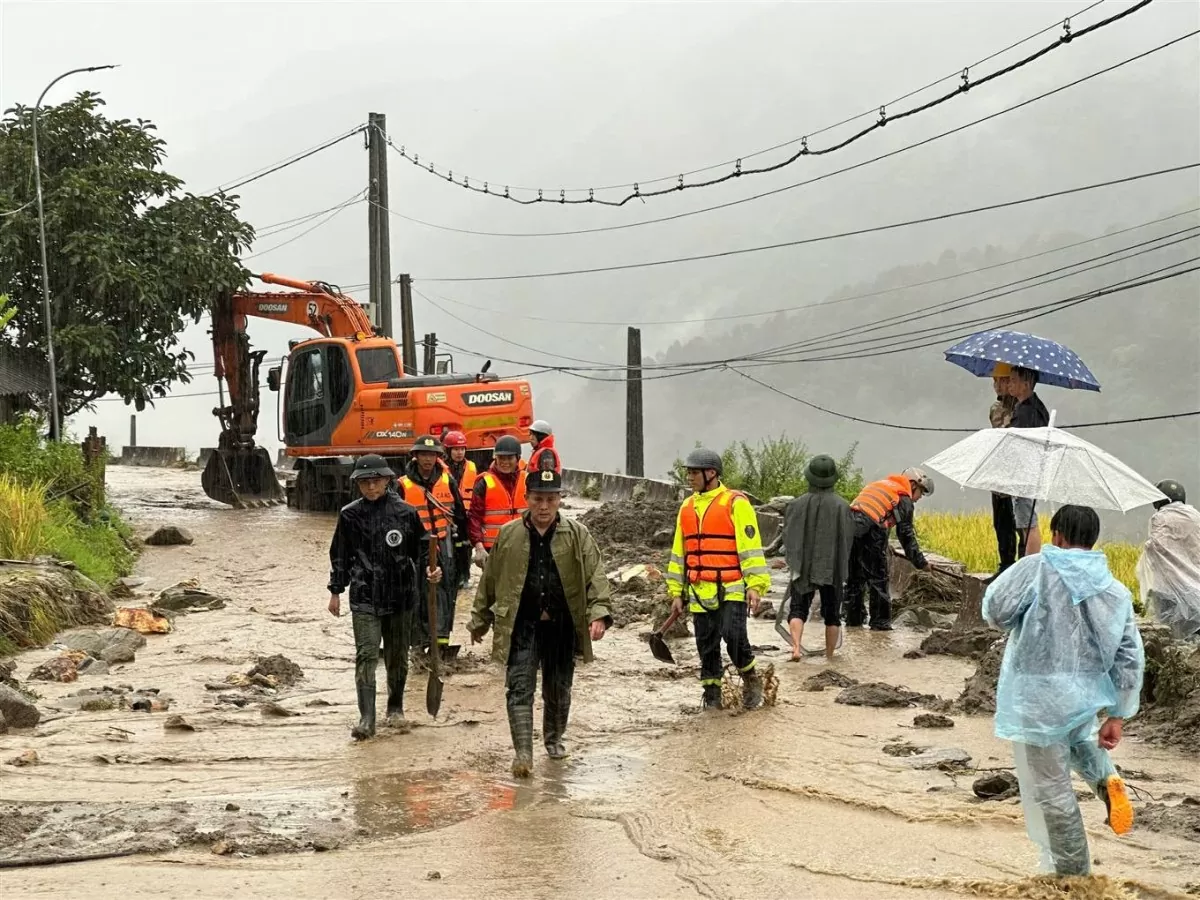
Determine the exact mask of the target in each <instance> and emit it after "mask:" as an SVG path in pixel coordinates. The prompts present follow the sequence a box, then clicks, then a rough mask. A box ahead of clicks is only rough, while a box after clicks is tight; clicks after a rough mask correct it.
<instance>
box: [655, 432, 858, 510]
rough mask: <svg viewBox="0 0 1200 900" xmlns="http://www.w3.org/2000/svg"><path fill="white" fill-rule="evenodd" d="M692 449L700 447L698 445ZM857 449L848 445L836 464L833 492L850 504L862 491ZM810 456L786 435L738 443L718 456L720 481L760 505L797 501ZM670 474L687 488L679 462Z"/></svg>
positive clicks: (852, 445) (684, 470)
mask: <svg viewBox="0 0 1200 900" xmlns="http://www.w3.org/2000/svg"><path fill="white" fill-rule="evenodd" d="M696 446H697V447H699V446H700V442H699V441H697V442H696ZM857 449H858V444H857V443H854V444H851V445H850V448H849V449H848V450H847V451H846V452H845V453H844V454H842V457H841V459H839V460H838V461H837V466H838V483H837V485H835V486H834V490H835V491H837V492H838V493H839V494H841V495H842V496H843V497H845V498H846V499H847V500H853V499H854V498H855V497H857V496H858V493H859V491H861V490H862V488H863V473H862V469H861V468H859V467H858V466H856V465H855V464H854V455H855V451H857ZM810 456H811V454H810V453H809V452H808V448H807V447H806V446H805V445H804V443H803V442H802V441H797V440H793V439H792V438H789V437H788V436H787V435H786V434H782V435H780V436H779V437H772V438H764V439H763V440H761V441H760V442H759V444H758V446H757V447H752V446H751V445H750V444H748V443H746V442H745V441H738V442H736V443H733V444H730V445H729V446H728V447H726V448H725V450H724V452H722V453H721V465H722V468H723V469H724V472H723V474H722V476H721V480H722V481H723V482H724V483H725V484H727V485H729V486H730V487H731V488H734V489H736V490H739V491H746V492H748V493H750V494H753V495H754V496H755V497H757V498H758V499H760V500H762V501H764V502H766V501H767V500H770V499H771V498H772V497H779V496H790V497H799V496H800V495H801V494H804V493H806V492H807V491H808V482H807V481H805V478H804V470H805V468H806V467H807V466H808V460H809V458H810ZM670 474H671V477H672V478H674V479H675V481H677V482H678V483H680V484H687V470H686V469H685V468H684V465H683V460H682V459H677V460H675V463H674V465H673V466H672V467H671V473H670Z"/></svg>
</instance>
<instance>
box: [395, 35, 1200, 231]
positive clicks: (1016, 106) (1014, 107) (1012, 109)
mask: <svg viewBox="0 0 1200 900" xmlns="http://www.w3.org/2000/svg"><path fill="white" fill-rule="evenodd" d="M1198 34H1200V29H1196V30H1194V31H1190V32H1188V33H1187V34H1182V35H1180V36H1178V37H1176V38H1173V39H1171V40H1169V41H1167V42H1166V43H1164V44H1160V45H1158V46H1157V47H1153V48H1151V49H1150V50H1147V51H1145V52H1143V53H1139V54H1138V55H1136V56H1131V57H1129V58H1128V59H1124V60H1121V61H1120V62H1117V63H1114V64H1113V65H1111V66H1106V67H1105V68H1103V69H1099V70H1097V71H1095V72H1092V73H1091V74H1089V75H1084V76H1083V77H1082V78H1077V79H1076V80H1074V81H1071V82H1068V83H1066V84H1063V85H1059V86H1058V87H1056V88H1052V89H1051V90H1049V91H1046V92H1044V93H1041V94H1038V95H1037V96H1035V97H1030V98H1029V99H1028V100H1023V101H1021V102H1020V103H1015V104H1013V105H1012V106H1008V107H1005V108H1004V109H1001V110H997V111H996V112H994V113H989V114H988V115H986V116H982V117H981V118H978V119H975V120H973V121H971V122H967V123H965V124H963V125H959V126H958V127H956V128H951V129H950V130H948V131H943V132H941V133H939V134H935V135H933V136H932V137H928V138H925V139H923V140H920V141H916V142H915V143H912V144H908V145H906V146H903V147H899V148H897V149H895V150H891V151H888V152H887V153H881V154H880V155H878V156H874V157H872V158H870V159H866V160H863V161H862V162H857V163H854V164H852V165H849V166H844V167H843V168H840V169H834V170H833V171H831V172H826V173H824V174H823V175H816V176H814V177H812V178H807V179H804V180H803V181H797V182H793V183H792V184H786V185H783V186H782V187H778V188H773V189H771V190H768V191H762V192H761V193H758V194H751V195H749V196H747V197H741V198H739V199H737V200H729V201H726V202H724V203H717V204H714V205H712V206H704V207H701V208H699V209H693V210H689V211H687V212H680V213H673V214H672V215H669V216H659V217H657V218H654V219H643V220H641V221H639V222H624V223H621V224H619V225H603V226H599V227H596V228H576V229H570V230H562V231H478V230H474V229H470V228H456V227H453V226H450V225H441V224H438V223H435V222H429V221H426V220H424V219H418V218H416V217H413V216H407V215H404V214H403V213H399V212H396V211H395V210H389V212H390V213H391V214H392V215H393V216H395V217H396V218H398V219H403V220H405V221H408V222H412V223H414V224H417V225H423V226H425V227H428V228H435V229H438V230H441V231H449V232H453V233H455V234H470V235H476V236H482V237H519V238H525V237H529V238H541V237H567V236H572V235H584V234H600V233H603V232H608V231H623V230H625V229H627V228H641V227H643V226H646V225H659V224H662V223H664V222H674V221H677V220H679V219H687V218H690V217H691V216H699V215H704V214H705V213H710V212H717V211H719V210H722V209H729V208H731V207H734V206H740V205H742V204H743V203H753V202H754V201H755V200H762V199H764V198H766V197H773V196H775V195H776V194H782V193H784V192H785V191H791V190H795V189H796V188H801V187H807V186H808V185H810V184H816V183H817V182H820V181H825V180H826V179H829V178H833V177H835V176H837V175H843V174H845V173H846V172H853V171H855V170H856V169H861V168H864V167H866V166H870V165H873V164H875V163H877V162H880V161H882V160H885V159H890V158H892V157H894V156H899V155H900V154H901V153H906V152H907V151H909V150H915V149H917V148H919V147H924V146H925V145H926V144H931V143H933V142H934V141H939V140H941V139H942V138H946V137H950V136H952V135H955V134H958V133H960V132H962V131H966V130H967V129H969V128H973V127H974V126H976V125H982V124H983V123H985V122H990V121H992V120H993V119H997V118H999V117H1000V116H1003V115H1006V114H1008V113H1010V112H1015V111H1016V110H1019V109H1023V108H1024V107H1026V106H1029V105H1031V104H1033V103H1037V102H1038V101H1039V100H1044V99H1046V98H1047V97H1052V96H1054V95H1055V94H1059V93H1061V92H1063V91H1066V90H1069V89H1070V88H1073V87H1076V86H1078V85H1081V84H1084V83H1085V82H1088V81H1091V80H1092V79H1093V78H1098V77H1100V76H1101V75H1107V74H1108V73H1110V72H1114V71H1116V70H1117V69H1120V68H1122V67H1123V66H1126V65H1129V64H1130V63H1134V62H1138V61H1140V60H1142V59H1145V58H1146V57H1148V56H1151V55H1152V54H1155V53H1158V52H1159V51H1162V50H1166V49H1167V48H1169V47H1172V46H1174V45H1176V44H1178V43H1180V42H1182V41H1185V40H1187V39H1188V38H1191V37H1195V36H1196V35H1198Z"/></svg>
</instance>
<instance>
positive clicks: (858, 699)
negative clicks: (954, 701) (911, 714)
mask: <svg viewBox="0 0 1200 900" xmlns="http://www.w3.org/2000/svg"><path fill="white" fill-rule="evenodd" d="M833 702H834V703H842V704H845V705H846V706H871V707H875V708H877V709H889V708H902V707H908V706H916V705H917V704H926V705H936V704H940V703H941V702H942V701H941V699H940V698H938V697H934V696H932V695H930V694H918V693H916V692H915V691H910V690H908V689H906V688H902V687H896V686H895V685H892V684H885V683H884V682H882V681H872V682H869V683H867V684H854V685H851V686H850V687H848V688H845V689H844V690H843V691H842V692H841V693H840V694H838V695H837V697H835V698H834V701H833Z"/></svg>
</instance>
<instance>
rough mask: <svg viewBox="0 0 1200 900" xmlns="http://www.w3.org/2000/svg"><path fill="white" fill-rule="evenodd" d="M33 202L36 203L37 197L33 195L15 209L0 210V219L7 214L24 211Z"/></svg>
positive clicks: (12, 214) (13, 214) (11, 214)
mask: <svg viewBox="0 0 1200 900" xmlns="http://www.w3.org/2000/svg"><path fill="white" fill-rule="evenodd" d="M35 203H37V197H34V198H33V199H32V200H27V201H26V202H25V203H22V204H21V205H20V206H18V207H17V208H16V209H10V210H7V211H5V212H0V219H3V218H6V217H8V216H15V215H16V214H17V213H19V212H24V211H25V210H27V209H29V207H31V206H33V204H35Z"/></svg>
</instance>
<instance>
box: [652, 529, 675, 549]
mask: <svg viewBox="0 0 1200 900" xmlns="http://www.w3.org/2000/svg"><path fill="white" fill-rule="evenodd" d="M674 542H675V529H674V528H673V527H671V528H660V529H659V530H658V531H656V532H654V534H653V535H651V537H650V542H649V543H650V546H651V547H653V548H654V549H656V550H670V549H671V544H673V543H674Z"/></svg>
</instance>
